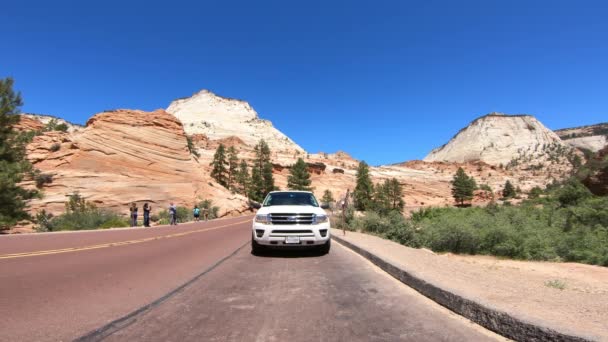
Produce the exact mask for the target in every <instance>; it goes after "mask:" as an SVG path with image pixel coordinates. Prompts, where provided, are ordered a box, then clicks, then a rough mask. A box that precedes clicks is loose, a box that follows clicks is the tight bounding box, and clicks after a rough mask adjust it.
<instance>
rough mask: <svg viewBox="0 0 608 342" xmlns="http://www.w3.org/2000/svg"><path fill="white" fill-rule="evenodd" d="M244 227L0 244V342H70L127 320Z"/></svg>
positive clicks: (7, 239) (214, 225) (43, 237)
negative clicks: (112, 323) (120, 320)
mask: <svg viewBox="0 0 608 342" xmlns="http://www.w3.org/2000/svg"><path fill="white" fill-rule="evenodd" d="M250 222H251V218H250V217H240V218H232V219H227V220H217V221H209V222H199V223H189V224H180V225H178V226H173V227H169V226H165V227H159V228H145V229H143V228H142V229H120V230H111V231H89V232H69V233H61V232H60V233H49V234H28V235H12V236H0V341H60V340H64V341H66V340H72V339H74V338H76V337H78V336H80V335H83V334H85V333H87V332H89V331H91V330H93V329H95V328H97V327H99V326H102V325H104V324H106V323H108V322H110V321H112V320H114V319H116V318H117V317H120V316H123V315H126V314H128V313H129V312H131V311H134V310H136V309H137V308H139V307H141V306H143V305H145V304H148V303H150V302H152V301H154V300H155V299H157V298H160V297H161V296H163V295H165V294H166V293H168V292H169V291H171V290H173V289H175V288H177V287H178V286H180V285H182V284H184V283H185V282H187V281H189V280H190V279H192V278H193V277H194V276H195V275H197V274H199V273H201V272H202V271H203V270H205V269H207V268H209V267H210V266H211V265H213V264H214V263H216V262H217V261H218V260H220V259H221V258H223V257H225V256H227V255H228V254H230V253H231V252H233V251H235V250H236V249H237V248H239V247H240V246H242V245H243V244H245V243H246V242H247V241H249V239H250V236H251V235H250V234H251V230H250V229H251V223H250ZM74 248H76V250H74ZM41 251H42V253H40V252H41ZM15 253H24V254H21V255H15ZM11 254H12V255H11Z"/></svg>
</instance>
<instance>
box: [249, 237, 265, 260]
mask: <svg viewBox="0 0 608 342" xmlns="http://www.w3.org/2000/svg"><path fill="white" fill-rule="evenodd" d="M263 251H264V246H262V245H260V244H259V243H257V242H256V241H255V239H254V238H253V234H251V254H253V255H258V254H261V253H262V252H263Z"/></svg>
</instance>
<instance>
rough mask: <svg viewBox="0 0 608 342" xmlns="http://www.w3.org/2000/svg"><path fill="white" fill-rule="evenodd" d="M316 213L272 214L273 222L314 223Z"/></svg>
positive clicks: (271, 220) (271, 219)
mask: <svg viewBox="0 0 608 342" xmlns="http://www.w3.org/2000/svg"><path fill="white" fill-rule="evenodd" d="M313 215H314V214H270V222H272V224H312V220H313Z"/></svg>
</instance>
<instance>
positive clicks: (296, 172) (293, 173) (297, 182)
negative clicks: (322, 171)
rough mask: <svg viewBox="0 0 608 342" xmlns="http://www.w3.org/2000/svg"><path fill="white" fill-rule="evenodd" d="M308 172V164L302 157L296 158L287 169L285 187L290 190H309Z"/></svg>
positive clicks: (310, 188)
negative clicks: (287, 174) (287, 175)
mask: <svg viewBox="0 0 608 342" xmlns="http://www.w3.org/2000/svg"><path fill="white" fill-rule="evenodd" d="M310 183H311V180H310V173H309V172H308V165H306V162H305V161H304V159H302V158H298V161H297V162H296V163H295V164H294V165H293V166H292V167H291V169H290V170H289V177H288V178H287V188H289V189H291V190H302V191H310V190H312V187H311V186H310Z"/></svg>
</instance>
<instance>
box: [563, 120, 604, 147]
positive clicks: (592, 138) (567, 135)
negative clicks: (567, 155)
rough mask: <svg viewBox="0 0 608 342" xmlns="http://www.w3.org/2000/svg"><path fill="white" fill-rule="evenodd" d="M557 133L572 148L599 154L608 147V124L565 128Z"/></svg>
mask: <svg viewBox="0 0 608 342" xmlns="http://www.w3.org/2000/svg"><path fill="white" fill-rule="evenodd" d="M555 133H557V135H558V136H559V137H560V138H561V139H562V140H563V141H564V142H565V143H567V144H569V145H570V146H573V147H576V148H580V149H586V150H590V151H592V152H597V151H599V150H601V149H603V148H604V147H605V146H606V145H608V123H600V124H597V125H589V126H581V127H574V128H564V129H559V130H556V131H555Z"/></svg>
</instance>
